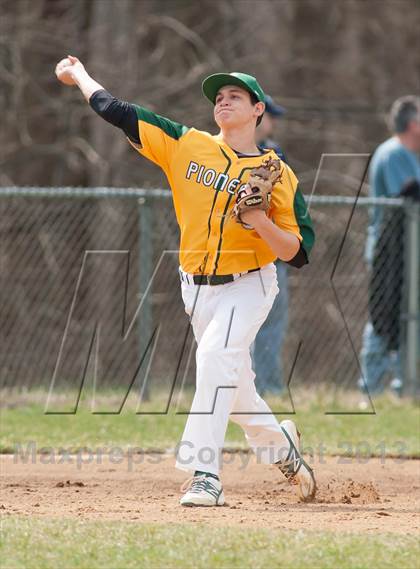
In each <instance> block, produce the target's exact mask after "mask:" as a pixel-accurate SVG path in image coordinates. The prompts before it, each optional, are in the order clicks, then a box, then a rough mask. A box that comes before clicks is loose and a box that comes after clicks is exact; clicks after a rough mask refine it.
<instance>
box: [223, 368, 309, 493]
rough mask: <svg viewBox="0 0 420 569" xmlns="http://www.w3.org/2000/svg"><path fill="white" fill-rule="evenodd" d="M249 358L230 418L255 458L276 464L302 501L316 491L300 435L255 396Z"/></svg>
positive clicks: (287, 421) (289, 423) (293, 426)
mask: <svg viewBox="0 0 420 569" xmlns="http://www.w3.org/2000/svg"><path fill="white" fill-rule="evenodd" d="M254 377H255V374H254V372H253V370H252V366H251V358H250V357H249V358H248V359H247V360H245V361H244V366H243V368H242V370H241V378H240V381H239V385H238V389H237V390H236V394H235V399H234V402H233V406H232V412H231V415H230V419H231V420H232V421H234V422H235V423H237V424H238V425H240V426H241V427H242V429H243V430H244V433H245V438H246V439H247V441H248V444H249V445H250V447H251V448H252V449H253V451H254V453H255V455H256V457H257V461H258V462H261V463H264V464H277V465H278V466H279V467H280V470H281V471H282V472H283V474H285V476H286V477H287V478H288V479H289V480H290V481H291V482H292V483H294V484H296V485H297V490H298V494H299V496H300V498H301V499H302V500H310V499H312V498H313V497H314V495H315V492H316V483H315V478H314V475H313V472H312V469H311V468H310V467H309V465H308V464H307V463H306V462H305V461H304V459H303V458H302V456H301V455H300V435H299V434H298V432H297V429H296V426H295V424H294V423H293V422H292V421H290V420H286V421H282V422H281V423H279V422H278V421H277V419H276V417H275V416H274V415H273V413H272V411H271V409H270V407H269V406H268V405H267V403H266V402H265V401H264V400H263V399H262V398H261V397H260V396H259V395H258V393H257V391H256V388H255V385H254Z"/></svg>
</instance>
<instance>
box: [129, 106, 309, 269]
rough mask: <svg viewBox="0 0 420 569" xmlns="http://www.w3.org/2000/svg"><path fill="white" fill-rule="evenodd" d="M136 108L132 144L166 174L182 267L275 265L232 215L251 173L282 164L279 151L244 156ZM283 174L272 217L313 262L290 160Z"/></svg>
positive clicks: (260, 242)
mask: <svg viewBox="0 0 420 569" xmlns="http://www.w3.org/2000/svg"><path fill="white" fill-rule="evenodd" d="M135 108H136V112H137V118H138V128H139V139H140V142H141V144H136V143H134V142H133V141H131V140H130V139H128V140H129V142H130V144H132V145H133V146H134V147H135V148H136V150H137V151H138V152H139V153H140V154H141V155H143V156H145V157H146V158H148V159H149V160H151V161H152V162H154V163H155V164H157V165H158V166H160V168H162V170H163V171H164V173H165V174H166V177H167V179H168V182H169V185H170V187H171V190H172V195H173V202H174V208H175V215H176V219H177V222H178V224H179V228H180V234H181V238H180V239H181V240H180V252H179V261H180V265H181V268H182V269H183V270H184V271H185V272H187V273H192V274H205V275H207V274H214V275H227V274H233V273H242V272H246V271H248V270H251V269H255V268H258V267H262V266H264V265H266V264H268V263H270V262H272V261H274V260H275V259H276V255H275V253H274V252H273V251H272V249H271V248H270V247H269V245H268V244H267V243H266V242H265V241H264V240H263V239H262V238H261V237H260V236H259V235H258V233H257V232H256V231H254V230H248V229H245V228H243V227H242V226H241V225H240V224H239V223H237V222H236V221H235V219H234V218H232V217H231V212H232V209H233V206H234V204H235V195H236V191H237V190H238V189H239V188H240V187H241V186H242V185H244V184H246V182H247V179H248V176H249V172H250V170H252V169H253V168H255V167H258V166H260V165H261V163H262V162H263V160H265V159H266V158H268V157H269V156H272V157H273V158H278V156H277V155H276V154H275V152H274V150H267V151H265V152H264V153H263V154H261V155H258V156H244V155H240V156H238V155H237V154H236V153H235V151H234V150H232V148H230V147H229V146H228V145H227V144H226V143H225V142H224V141H223V140H222V138H221V136H220V135H216V136H214V135H211V134H209V133H208V132H203V131H200V130H197V129H195V128H187V127H186V126H184V125H181V124H179V123H176V122H173V121H171V120H169V119H167V118H165V117H161V116H159V115H157V114H155V113H153V112H151V111H149V110H147V109H144V108H143V107H138V106H137V105H135ZM281 169H282V170H281V172H282V173H281V177H280V179H279V181H278V182H277V183H276V184H275V185H274V187H273V192H272V196H271V204H270V209H269V211H268V212H267V215H268V217H269V218H270V219H271V220H272V221H273V223H275V224H276V225H277V226H278V227H280V228H281V229H283V230H285V231H288V232H289V233H292V234H293V235H296V236H297V237H298V239H299V241H300V243H301V249H303V251H304V253H305V255H306V262H307V259H308V257H309V253H310V250H311V248H312V245H313V242H314V231H313V227H312V221H311V218H310V216H309V213H308V211H307V207H306V204H305V201H304V198H303V195H302V193H301V192H300V190H299V188H298V181H297V178H296V176H295V174H294V173H293V171H292V170H291V168H290V167H289V166H288V165H287V164H286V163H284V162H281ZM291 264H293V263H291Z"/></svg>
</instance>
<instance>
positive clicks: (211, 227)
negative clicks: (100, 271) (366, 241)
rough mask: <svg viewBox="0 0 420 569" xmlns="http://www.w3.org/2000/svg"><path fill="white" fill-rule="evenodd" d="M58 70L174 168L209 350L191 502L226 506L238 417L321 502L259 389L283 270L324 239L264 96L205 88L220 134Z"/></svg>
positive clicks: (194, 411) (199, 400)
mask: <svg viewBox="0 0 420 569" xmlns="http://www.w3.org/2000/svg"><path fill="white" fill-rule="evenodd" d="M55 72H56V75H57V77H58V79H59V80H61V81H62V82H63V83H65V84H70V85H71V84H73V85H77V86H78V87H79V88H80V90H81V92H82V93H83V95H84V97H85V98H86V100H87V101H88V102H89V104H90V106H91V107H92V108H93V109H94V110H95V111H96V112H97V113H98V114H99V115H100V116H101V117H102V118H103V119H105V120H106V121H108V122H110V123H111V124H113V125H115V126H116V127H119V128H120V129H122V130H123V131H124V133H125V135H126V137H127V138H128V141H129V142H130V144H131V145H132V146H133V147H134V148H135V149H136V150H137V151H138V152H139V153H140V154H141V155H142V156H145V157H146V158H148V159H149V160H151V161H152V162H154V163H155V164H157V165H158V166H160V167H161V168H162V170H163V171H164V173H165V174H166V176H167V178H168V182H169V185H170V187H171V190H172V194H173V201H174V208H175V214H176V218H177V221H178V224H179V228H180V254H179V261H180V267H179V274H180V281H181V293H182V298H183V301H184V305H185V311H186V313H187V314H188V315H189V317H190V319H191V323H192V327H193V331H194V335H195V338H196V341H197V355H196V360H197V377H196V391H195V395H194V399H193V403H192V406H191V411H190V414H189V416H188V419H187V423H186V426H185V430H184V434H183V437H182V441H181V442H180V444H179V446H178V451H177V462H176V466H177V467H178V468H180V469H182V470H186V471H190V472H192V473H193V476H192V479H191V483H190V485H189V488H188V489H187V491H186V493H185V494H184V495H183V497H182V498H181V501H180V503H181V504H182V505H184V506H221V505H223V504H224V500H225V498H224V493H223V488H222V482H221V480H220V478H219V474H220V469H221V466H222V456H221V452H222V449H223V444H224V439H225V434H226V428H227V424H228V420H229V418H230V419H232V420H233V421H235V422H236V423H238V424H239V425H240V426H241V427H242V428H243V430H244V433H245V437H246V439H247V441H248V443H249V444H250V446H251V448H252V449H253V450H254V451H255V453H256V455H257V458H258V460H259V461H261V462H263V463H266V464H276V465H277V466H278V467H279V469H280V471H281V472H282V473H283V474H284V475H285V476H286V478H287V479H288V480H289V481H290V482H291V483H293V484H294V485H295V486H296V488H297V490H298V494H299V496H300V498H301V499H302V500H310V499H312V498H313V497H314V495H315V490H316V484H315V478H314V474H313V472H312V470H311V468H310V467H309V466H308V464H307V463H306V462H305V461H304V460H303V458H302V456H301V454H300V452H299V444H300V440H299V439H300V435H299V433H298V431H297V429H296V426H295V424H294V423H293V422H292V421H289V420H287V421H283V422H281V423H278V421H277V419H276V417H275V416H274V415H273V414H272V412H271V410H270V409H269V407H268V405H267V404H266V403H265V401H264V400H263V399H262V398H261V397H259V395H258V394H257V392H256V390H255V384H254V377H255V375H254V373H253V371H252V366H251V356H250V346H251V344H252V343H253V341H254V339H255V336H256V334H257V332H258V329H259V328H260V326H261V325H262V323H263V322H264V320H265V318H266V317H267V314H268V313H269V311H270V309H271V306H272V304H273V301H274V298H275V296H276V294H277V293H278V287H277V281H276V270H275V267H274V264H273V261H274V260H275V259H276V258H280V259H282V260H283V261H285V262H288V263H290V264H292V265H294V266H296V267H301V266H303V265H304V264H306V263H307V262H308V255H309V252H310V250H311V247H312V245H313V241H314V233H313V229H312V223H311V220H310V217H309V215H308V213H307V210H306V206H305V202H304V200H303V196H302V194H301V192H300V191H299V189H298V187H297V185H298V182H297V179H296V176H295V175H294V173H293V172H292V170H291V169H290V168H289V167H288V166H287V165H286V164H284V163H283V162H281V160H279V159H278V157H277V155H276V154H275V152H274V151H272V150H268V151H261V150H259V149H258V147H257V146H256V143H255V129H256V124H257V123H258V122H259V121H260V120H261V117H262V115H263V113H264V108H265V105H264V92H263V90H262V88H261V87H260V85H259V84H258V82H257V80H256V79H255V78H254V77H252V76H250V75H247V74H244V73H217V74H214V75H211V76H209V77H207V78H206V79H205V80H204V82H203V85H202V89H203V93H204V95H205V96H206V97H207V98H208V99H209V100H210V101H211V103H212V104H213V106H214V119H215V122H216V124H217V126H218V128H219V133H218V134H217V135H212V134H209V133H208V132H203V131H200V130H197V129H195V128H189V127H187V126H184V125H182V124H179V123H177V122H174V121H172V120H170V119H167V118H164V117H162V116H160V115H157V114H155V113H154V112H152V111H150V110H147V109H145V108H143V107H141V106H138V105H135V104H130V103H127V102H124V101H121V100H119V99H117V98H115V97H113V96H112V95H111V94H110V93H109V92H107V91H106V90H105V89H104V88H103V87H102V85H100V84H99V83H97V82H96V81H95V80H94V79H93V78H92V77H90V76H89V74H88V73H87V71H86V70H85V68H84V66H83V64H82V63H81V62H80V61H79V60H78V59H77V58H76V57H73V56H68V58H66V59H64V60H62V61H60V62H59V63H58V64H57V67H56V71H55Z"/></svg>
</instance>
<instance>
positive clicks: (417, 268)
mask: <svg viewBox="0 0 420 569" xmlns="http://www.w3.org/2000/svg"><path fill="white" fill-rule="evenodd" d="M405 243H406V257H405V261H406V262H405V267H406V269H405V282H406V309H407V313H406V342H405V343H406V347H405V357H404V360H405V361H404V368H405V374H404V375H405V381H406V384H407V392H408V393H409V394H410V395H420V381H419V373H418V370H419V367H420V365H419V364H420V362H419V357H420V353H419V343H420V322H419V320H420V313H419V304H420V303H419V294H420V282H419V281H420V204H419V203H414V202H412V201H411V200H409V201H408V203H407V204H406V206H405Z"/></svg>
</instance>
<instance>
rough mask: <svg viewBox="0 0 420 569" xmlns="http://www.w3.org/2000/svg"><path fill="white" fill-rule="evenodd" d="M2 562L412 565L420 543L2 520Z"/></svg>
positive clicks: (66, 567)
mask: <svg viewBox="0 0 420 569" xmlns="http://www.w3.org/2000/svg"><path fill="white" fill-rule="evenodd" d="M2 533H3V540H2V546H1V547H0V558H1V566H2V567H4V568H6V567H7V568H10V569H11V568H22V569H32V568H33V569H35V568H36V569H40V568H42V569H49V568H52V569H56V568H57V567H60V569H70V568H76V567H77V568H89V569H94V568H96V567H98V568H101V569H108V568H111V567H112V568H113V569H117V568H124V569H125V568H130V567H135V568H139V567H142V568H144V569H149V568H150V569H151V568H159V569H163V568H172V567H182V568H206V569H207V568H209V569H213V568H222V567H223V568H230V567H238V568H239V567H240V568H243V569H245V568H251V567H252V568H253V569H257V568H268V567H270V568H276V567H277V568H281V569H302V568H311V569H337V567H340V569H356V568H357V569H364V568H366V569H367V568H369V569H370V568H372V569H376V568H378V567H381V569H385V568H392V569H395V568H396V567H398V568H399V569H414V568H415V567H418V558H419V555H420V546H419V541H418V539H417V538H416V537H415V536H404V535H395V534H392V535H390V534H377V535H371V536H367V535H362V534H348V533H347V534H346V533H331V532H322V533H321V532H316V533H315V532H309V531H308V532H306V531H293V532H292V531H285V530H280V529H270V530H261V529H259V530H255V529H252V528H240V529H239V528H225V527H224V528H221V527H219V528H214V527H213V528H211V527H209V526H204V525H202V524H197V525H187V524H171V525H153V524H147V525H139V524H136V523H133V522H108V521H107V522H92V521H76V520H45V519H31V518H17V517H9V518H5V519H4V520H3V523H2Z"/></svg>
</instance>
